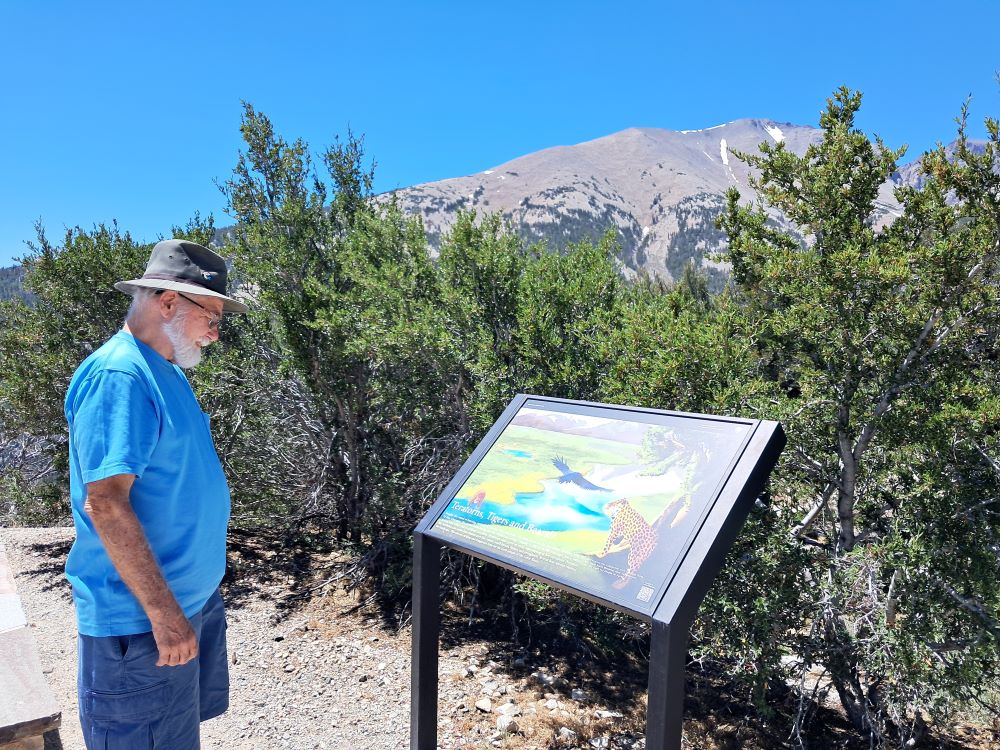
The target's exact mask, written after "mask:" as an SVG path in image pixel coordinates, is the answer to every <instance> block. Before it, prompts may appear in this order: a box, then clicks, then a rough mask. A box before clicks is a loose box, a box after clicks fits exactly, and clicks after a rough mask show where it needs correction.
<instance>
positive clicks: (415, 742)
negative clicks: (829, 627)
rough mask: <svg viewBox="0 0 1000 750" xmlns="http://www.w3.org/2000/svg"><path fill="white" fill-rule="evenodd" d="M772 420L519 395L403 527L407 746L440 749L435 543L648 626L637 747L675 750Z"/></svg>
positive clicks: (773, 432)
mask: <svg viewBox="0 0 1000 750" xmlns="http://www.w3.org/2000/svg"><path fill="white" fill-rule="evenodd" d="M784 443H785V437H784V433H783V432H782V430H781V426H780V425H779V424H778V423H777V422H768V421H763V420H753V419H738V418H733V417H715V416H709V415H702V414H683V413H677V412H667V411H662V410H657V409H642V408H635V407H625V406H612V405H609V404H594V403H587V402H581V401H568V400H565V399H553V398H545V397H541V396H527V395H520V396H518V397H517V398H515V399H514V400H513V401H512V402H511V403H510V405H508V407H507V409H506V410H505V411H504V413H503V415H501V417H500V419H499V420H497V422H496V424H494V425H493V427H492V428H491V429H490V431H489V432H488V433H487V435H486V437H485V438H484V439H483V440H482V442H480V444H479V446H478V447H477V448H476V449H475V450H474V451H473V453H472V455H471V456H470V457H469V459H468V460H467V461H466V462H465V464H464V465H463V466H462V468H461V470H460V471H459V472H458V474H457V475H456V476H455V477H454V479H453V480H452V481H451V482H450V483H449V484H448V486H447V487H446V488H445V489H444V491H443V492H442V493H441V495H440V496H439V498H438V500H437V502H436V503H435V504H434V506H433V507H432V508H431V509H430V511H428V513H427V514H426V515H425V516H424V518H423V519H422V520H421V522H420V523H419V524H418V526H417V528H416V530H415V531H414V590H413V672H412V676H411V688H412V692H411V725H410V737H411V739H410V747H411V748H414V749H420V750H423V749H424V748H427V749H428V750H429V749H430V748H434V747H436V716H437V647H438V627H439V620H438V617H439V613H438V606H439V602H438V585H439V581H438V576H439V551H440V547H441V546H442V545H444V546H447V547H451V548H453V549H456V550H459V551H461V552H465V553H468V554H471V555H474V556H476V557H479V558H482V559H484V560H487V561H489V562H493V563H496V564H498V565H502V566H504V567H507V568H510V569H512V570H515V571H518V572H520V573H523V574H525V575H528V576H531V577H532V578H536V579H538V580H541V581H545V582H547V583H550V584H553V585H555V586H558V587H560V588H563V589H565V590H568V591H571V592H573V593H575V594H577V595H579V596H582V597H584V598H587V599H590V600H592V601H596V602H599V603H601V604H605V605H607V606H610V607H614V608H616V609H620V610H623V611H625V612H628V613H629V614H631V615H633V616H635V617H638V618H640V619H643V620H646V621H648V622H651V623H652V626H653V629H652V641H651V647H650V674H649V698H648V712H647V733H646V747H647V750H668V749H669V750H673V749H675V748H680V738H681V715H682V707H683V694H684V660H685V649H686V644H687V634H688V629H689V628H690V624H691V621H692V620H693V619H694V616H695V613H696V612H697V609H698V605H699V604H700V602H701V600H702V598H703V597H704V595H705V593H706V592H707V591H708V587H709V586H710V585H711V582H712V580H713V579H714V578H715V575H716V573H717V572H718V570H719V568H720V567H721V566H722V563H723V559H724V557H725V554H726V552H727V551H728V550H729V547H730V546H731V545H732V542H733V540H734V539H735V537H736V534H737V533H738V531H739V529H740V528H741V527H742V525H743V522H744V520H745V519H746V516H747V514H748V512H749V510H750V508H751V507H752V505H753V502H754V500H755V499H756V497H757V496H758V495H759V494H760V492H761V491H762V489H763V487H764V484H765V482H766V480H767V477H768V475H769V474H770V472H771V470H772V469H773V468H774V465H775V463H776V462H777V460H778V456H779V455H780V453H781V450H782V448H783V447H784Z"/></svg>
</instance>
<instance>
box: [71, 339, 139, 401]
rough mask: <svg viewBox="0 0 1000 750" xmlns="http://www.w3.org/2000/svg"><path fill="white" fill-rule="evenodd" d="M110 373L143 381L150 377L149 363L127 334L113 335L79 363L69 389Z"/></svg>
mask: <svg viewBox="0 0 1000 750" xmlns="http://www.w3.org/2000/svg"><path fill="white" fill-rule="evenodd" d="M110 373H122V374H124V375H125V376H126V377H133V378H138V379H140V380H143V381H147V380H148V379H149V377H150V375H151V373H150V368H149V363H148V362H146V360H145V359H144V358H143V356H142V354H141V352H140V351H139V348H138V347H137V346H136V344H135V342H134V340H132V337H131V336H129V335H128V334H125V333H122V332H119V333H117V334H115V335H114V336H112V337H111V338H110V339H108V340H107V341H106V342H104V344H102V345H101V346H100V347H98V348H97V349H96V350H94V351H93V352H92V353H91V354H90V356H89V357H87V358H86V359H85V360H84V361H83V362H82V363H80V366H79V367H77V368H76V372H75V373H74V374H73V378H72V380H71V381H70V389H72V388H73V386H74V384H77V383H80V382H82V381H84V380H89V379H91V378H94V377H100V376H103V375H105V374H110Z"/></svg>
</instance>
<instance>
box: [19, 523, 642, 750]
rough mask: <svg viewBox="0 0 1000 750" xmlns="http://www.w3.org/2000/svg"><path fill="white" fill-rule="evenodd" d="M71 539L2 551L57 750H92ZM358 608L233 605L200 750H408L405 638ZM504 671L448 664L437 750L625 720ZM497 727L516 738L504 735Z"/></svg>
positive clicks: (573, 737)
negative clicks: (219, 690) (79, 697)
mask: <svg viewBox="0 0 1000 750" xmlns="http://www.w3.org/2000/svg"><path fill="white" fill-rule="evenodd" d="M72 534H73V532H72V529H51V528H50V529H4V530H2V541H3V544H4V546H5V547H6V552H7V557H8V559H9V562H10V566H11V569H12V570H13V572H14V575H15V578H16V583H17V589H18V593H19V594H20V596H21V601H22V604H23V606H24V610H25V614H26V616H27V619H28V622H29V624H30V626H31V627H32V629H33V632H34V634H35V640H36V643H37V645H38V651H39V655H40V657H41V662H42V667H43V670H44V671H45V674H46V678H47V679H48V681H49V685H50V686H51V688H52V691H53V693H54V694H55V697H56V700H57V701H58V702H59V704H60V705H61V706H62V710H63V724H62V728H61V729H60V737H61V740H62V746H63V748H65V750H84V745H83V739H82V736H81V733H80V728H79V724H78V721H77V718H76V711H77V705H76V704H77V701H76V624H75V619H74V613H73V603H72V599H71V597H70V590H69V584H68V583H67V582H66V580H65V578H64V577H63V565H64V563H65V556H66V553H67V552H68V550H69V545H70V543H71V541H72ZM350 603H351V602H349V601H343V602H341V603H340V605H339V606H338V605H337V604H336V603H331V601H330V599H327V600H326V601H323V602H313V603H311V604H309V605H307V606H306V607H304V608H303V609H302V610H300V611H297V612H296V613H295V614H293V615H291V616H286V617H285V618H284V619H282V618H279V617H278V616H277V614H278V610H277V608H276V606H275V603H274V601H273V599H270V598H269V596H268V595H267V593H266V592H257V593H256V594H255V595H250V596H244V597H240V599H239V601H238V603H237V604H236V605H230V606H229V609H228V619H229V649H230V661H231V667H230V669H231V675H230V676H231V704H230V709H229V711H228V712H227V713H225V714H224V715H223V716H220V717H218V718H216V719H213V720H211V721H208V722H205V723H204V724H203V725H202V746H203V747H204V748H206V749H209V748H219V749H222V750H264V749H267V750H270V749H271V748H290V749H291V750H316V749H317V748H323V749H329V750H341V749H343V750H395V749H396V748H406V747H408V743H409V701H410V689H409V675H410V661H409V660H410V656H409V655H410V633H409V630H404V631H403V632H401V633H395V632H391V631H387V630H385V629H384V628H383V627H381V625H380V622H379V621H378V620H377V619H376V618H373V617H369V616H366V615H365V614H363V613H361V614H359V613H357V612H350V613H347V612H345V610H348V609H351V608H350V607H349V604H350ZM500 667H501V665H499V664H497V663H495V662H491V661H488V656H487V652H486V647H485V646H484V645H483V644H478V643H470V644H468V645H463V646H461V647H458V648H453V649H450V650H447V651H444V652H443V653H442V654H441V658H440V668H439V674H440V680H439V692H440V702H439V744H440V746H441V747H442V748H491V747H503V748H507V749H508V750H514V749H515V748H524V749H525V750H540V749H541V748H545V747H549V746H551V745H552V743H553V742H555V744H556V745H557V746H559V747H567V748H572V747H575V746H577V743H579V745H580V746H586V747H587V748H588V750H589V748H591V747H598V748H599V747H609V745H608V744H606V743H607V742H608V740H607V739H605V740H604V742H603V743H601V742H596V743H591V742H587V741H581V740H584V736H589V735H583V732H584V730H585V729H587V728H588V727H591V726H592V725H593V727H592V728H595V729H601V728H603V727H604V726H605V725H608V724H609V723H613V722H614V720H615V719H616V718H619V717H620V716H621V715H620V714H614V713H610V712H607V711H604V710H601V707H599V706H597V705H592V704H588V703H587V701H586V698H584V697H583V695H582V694H581V692H580V691H577V690H572V689H571V688H570V686H568V685H566V684H564V683H563V681H561V680H558V679H555V678H553V677H550V676H549V675H548V674H547V673H546V672H545V670H544V668H543V669H542V671H540V672H538V671H536V672H534V673H531V670H532V668H531V666H530V665H527V664H525V663H524V662H523V660H521V659H518V660H514V662H513V668H511V665H504V667H503V668H500ZM529 673H530V674H529ZM553 691H555V692H553ZM498 726H501V727H506V728H507V729H506V731H499V730H498ZM568 727H573V729H574V730H576V731H578V732H580V734H581V736H579V737H578V736H577V734H576V733H575V732H574V731H572V730H570V729H569V728H568ZM512 732H515V734H512ZM560 733H561V734H560ZM559 737H561V740H558V739H556V738H559ZM634 739H637V737H636V736H635V735H631V736H629V737H627V738H626V737H616V738H615V740H618V741H612V743H611V744H610V747H631V746H632V741H634ZM621 740H625V741H624V742H621ZM640 744H641V743H640ZM636 746H639V745H638V744H637V745H636Z"/></svg>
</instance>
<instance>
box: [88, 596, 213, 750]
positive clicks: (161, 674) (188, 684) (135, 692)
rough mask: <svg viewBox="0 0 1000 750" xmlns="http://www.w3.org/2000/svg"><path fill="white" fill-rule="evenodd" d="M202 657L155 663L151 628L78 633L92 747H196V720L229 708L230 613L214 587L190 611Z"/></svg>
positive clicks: (182, 749) (113, 749)
mask: <svg viewBox="0 0 1000 750" xmlns="http://www.w3.org/2000/svg"><path fill="white" fill-rule="evenodd" d="M191 627H192V628H194V632H195V634H196V635H197V637H198V656H196V657H195V658H194V659H192V660H191V661H189V662H188V663H187V664H183V665H181V666H179V667H157V666H156V660H157V659H158V658H159V652H158V651H157V648H156V642H155V641H154V640H153V634H152V633H138V634H136V635H122V636H109V637H106V638H94V637H92V636H89V635H80V637H79V638H80V640H79V655H80V672H79V680H78V690H79V696H80V724H81V725H82V727H83V737H84V741H85V742H86V744H87V750H146V749H147V748H154V747H156V748H167V749H168V750H198V748H200V739H199V732H198V725H199V723H200V722H202V721H205V720H206V719H211V718H213V717H215V716H218V715H219V714H222V713H224V712H225V710H226V709H227V708H228V707H229V661H228V659H227V658H226V613H225V610H224V609H223V606H222V597H221V596H219V592H218V591H216V592H215V593H214V594H212V597H211V598H210V599H209V600H208V602H207V603H206V604H205V607H204V608H203V609H202V611H201V612H199V613H198V614H196V615H194V616H193V617H192V618H191Z"/></svg>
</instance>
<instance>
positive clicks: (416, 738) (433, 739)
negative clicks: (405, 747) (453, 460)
mask: <svg viewBox="0 0 1000 750" xmlns="http://www.w3.org/2000/svg"><path fill="white" fill-rule="evenodd" d="M440 573H441V545H440V544H439V543H438V542H437V541H435V540H434V539H431V538H429V537H427V536H425V535H424V534H423V533H421V532H420V531H417V532H415V533H414V534H413V628H412V639H413V642H412V654H411V657H410V659H411V669H410V750H435V748H436V747H437V699H438V635H439V632H440V629H441V619H440V601H439V599H440V595H439V593H438V592H439V587H440Z"/></svg>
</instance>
